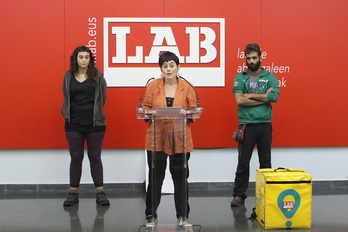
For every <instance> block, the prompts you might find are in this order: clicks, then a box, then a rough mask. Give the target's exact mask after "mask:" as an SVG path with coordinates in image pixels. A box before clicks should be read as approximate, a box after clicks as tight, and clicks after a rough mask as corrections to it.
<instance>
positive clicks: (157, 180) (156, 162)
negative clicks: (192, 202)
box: [145, 151, 190, 218]
mask: <svg viewBox="0 0 348 232" xmlns="http://www.w3.org/2000/svg"><path fill="white" fill-rule="evenodd" d="M168 157H169V161H170V164H169V170H170V173H171V175H172V179H173V183H174V201H175V209H176V216H177V218H179V217H188V215H189V212H190V206H189V203H188V183H187V178H188V177H189V168H188V160H189V159H190V153H186V155H185V154H183V153H177V154H174V155H171V156H168V155H167V154H165V153H164V152H154V153H152V152H151V151H147V161H148V166H149V184H148V186H147V193H146V209H145V215H146V216H147V215H152V216H153V217H155V218H157V208H158V206H159V204H160V201H161V192H162V184H163V180H164V176H165V171H166V167H167V158H168Z"/></svg>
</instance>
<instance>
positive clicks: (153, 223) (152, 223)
mask: <svg viewBox="0 0 348 232" xmlns="http://www.w3.org/2000/svg"><path fill="white" fill-rule="evenodd" d="M145 220H146V224H145V225H146V227H155V226H156V225H157V219H156V218H154V217H153V216H152V215H148V216H146V218H145Z"/></svg>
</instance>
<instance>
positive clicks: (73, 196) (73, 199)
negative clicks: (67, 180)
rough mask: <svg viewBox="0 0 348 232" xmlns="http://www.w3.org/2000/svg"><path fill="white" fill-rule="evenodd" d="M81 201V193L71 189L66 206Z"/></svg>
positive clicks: (65, 202)
mask: <svg viewBox="0 0 348 232" xmlns="http://www.w3.org/2000/svg"><path fill="white" fill-rule="evenodd" d="M78 202H79V193H78V192H75V191H70V192H69V194H68V197H67V198H66V200H65V201H64V204H63V205H64V206H73V205H75V204H76V203H78Z"/></svg>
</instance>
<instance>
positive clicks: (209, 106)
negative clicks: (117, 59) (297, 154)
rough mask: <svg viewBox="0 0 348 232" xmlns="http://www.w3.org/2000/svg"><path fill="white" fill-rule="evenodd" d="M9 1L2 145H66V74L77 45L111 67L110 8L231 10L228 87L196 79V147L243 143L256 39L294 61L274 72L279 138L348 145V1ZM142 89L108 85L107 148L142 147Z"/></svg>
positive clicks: (211, 13) (271, 54)
mask: <svg viewBox="0 0 348 232" xmlns="http://www.w3.org/2000/svg"><path fill="white" fill-rule="evenodd" d="M1 8H2V13H1V15H0V20H1V35H0V36H1V40H0V41H1V42H0V48H1V52H2V53H1V54H2V57H1V68H2V77H1V78H0V84H1V87H2V96H1V114H0V131H1V135H0V149H47V148H49V149H51V148H66V147H67V143H66V139H65V135H64V122H63V117H62V116H61V115H60V107H61V104H62V101H63V95H62V92H61V85H62V81H63V75H64V73H65V71H66V70H67V69H68V68H69V57H70V55H71V52H72V51H73V49H74V48H75V47H76V46H78V45H88V46H89V47H90V48H91V49H93V51H94V53H95V55H96V60H97V66H98V68H99V69H100V70H101V71H103V70H102V69H103V62H104V61H103V18H104V17H151V18H153V17H170V18H188V17H194V18H224V19H225V32H226V35H225V66H226V68H225V75H226V77H225V87H198V88H197V91H198V92H199V95H200V98H201V105H202V107H203V108H204V112H203V115H202V117H201V119H199V120H198V121H197V122H196V123H195V124H194V125H193V126H192V130H193V136H194V143H195V147H197V148H202V147H204V148H210V147H235V146H236V145H237V144H236V143H235V142H234V141H233V140H232V139H231V136H232V132H233V130H234V129H235V128H236V126H237V116H236V112H235V111H236V105H235V102H234V97H233V94H232V92H231V89H232V85H233V78H234V76H235V74H236V73H237V70H238V67H239V66H243V63H244V59H243V58H240V57H241V56H242V54H241V53H240V51H243V49H244V47H245V45H246V44H247V43H252V42H256V43H259V44H260V46H261V47H262V50H263V52H265V53H266V55H265V57H264V59H263V62H262V65H265V66H270V67H272V66H273V67H278V70H280V68H281V67H289V71H288V72H283V73H280V72H279V71H278V73H276V75H277V78H278V79H279V80H280V84H281V90H280V98H279V102H278V103H275V104H274V107H273V110H274V119H273V122H274V123H273V126H274V142H273V145H274V146H278V147H302V146H304V147H305V146H347V145H348V139H347V131H348V123H346V117H347V115H348V109H347V107H346V105H347V99H348V93H347V92H348V91H347V86H348V78H346V75H345V67H346V64H345V62H346V51H347V49H346V47H347V46H346V43H347V41H348V32H347V30H345V28H346V22H347V14H346V9H348V2H347V1H340V0H333V1H327V0H315V1H302V0H283V1H278V0H266V1H265V0H263V1H262V0H251V1H239V0H220V1H219V2H218V4H216V3H215V2H212V1H204V0H203V1H202V0H200V1H198V0H192V1H186V0H177V1H175V2H173V1H169V0H161V1H159V0H150V1H142V0H133V1H120V0H119V1H115V0H105V1H102V2H96V1H92V0H84V1H81V0H75V1H67V0H66V1H55V0H45V1H43V0H42V1H22V0H3V1H2V2H1ZM139 39H141V38H139ZM130 45H131V44H130ZM158 73H160V70H159V71H158ZM149 78H150V77H149ZM202 78H204V77H202ZM188 79H189V78H188ZM141 91H142V88H129V87H128V88H114V87H113V88H108V99H107V103H106V113H107V134H106V138H105V143H104V148H142V147H143V144H144V136H145V128H146V124H145V123H144V122H143V120H138V119H136V116H135V108H136V107H138V103H139V95H140V93H141Z"/></svg>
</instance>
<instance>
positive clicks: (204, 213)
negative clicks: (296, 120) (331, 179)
mask: <svg viewBox="0 0 348 232" xmlns="http://www.w3.org/2000/svg"><path fill="white" fill-rule="evenodd" d="M230 195H231V193H230V192H229V191H206V192H205V191H203V192H202V191H197V192H191V193H190V205H191V213H190V222H191V223H192V224H193V225H194V226H193V227H192V228H190V229H188V230H185V229H182V228H177V227H176V225H175V224H176V219H175V210H174V203H173V196H172V195H164V196H163V198H162V201H161V205H160V208H159V210H158V214H159V219H158V220H159V221H158V227H157V230H153V231H158V232H160V231H166V232H170V231H202V232H203V231H204V232H218V231H219V232H244V231H255V232H256V231H257V232H261V231H265V230H264V229H262V228H261V227H260V226H259V225H258V224H257V223H256V222H254V221H252V220H248V219H247V218H248V217H250V215H251V213H252V209H253V207H254V206H255V203H254V201H255V198H254V197H253V196H251V197H249V198H247V200H246V203H245V207H241V208H231V207H230V201H231V196H230ZM65 197H66V193H65V192H59V193H52V192H40V193H32V192H21V191H16V192H11V191H10V192H8V191H7V192H5V193H1V194H0V210H1V212H0V231H1V232H8V231H13V232H22V231H23V232H29V231H32V232H43V231H44V232H53V231H59V232H63V231H64V232H82V231H83V232H90V231H92V232H96V231H98V232H109V231H110V232H111V231H112V232H128V231H132V232H133V231H134V232H137V231H149V230H145V228H144V227H143V226H142V225H144V204H145V203H144V193H142V192H139V191H138V192H122V193H120V192H117V191H115V192H109V193H108V197H109V199H110V202H111V205H110V207H101V206H97V205H96V203H95V198H94V197H95V196H94V192H88V191H87V192H83V191H80V202H79V204H77V205H76V206H73V207H70V208H64V207H63V201H64V200H65ZM312 201H313V205H312V228H311V229H306V230H303V229H299V230H298V229H297V230H293V231H296V232H297V231H301V232H304V231H306V232H307V231H308V232H321V231H331V232H338V231H339V232H342V231H348V219H347V218H348V217H347V208H348V193H346V190H344V191H341V192H334V191H326V193H320V192H316V193H315V194H314V195H313V198H312ZM272 231H277V232H279V231H289V230H286V229H284V230H272Z"/></svg>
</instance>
